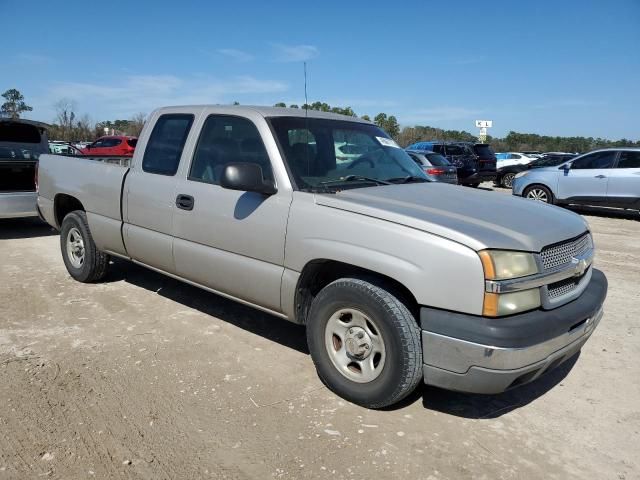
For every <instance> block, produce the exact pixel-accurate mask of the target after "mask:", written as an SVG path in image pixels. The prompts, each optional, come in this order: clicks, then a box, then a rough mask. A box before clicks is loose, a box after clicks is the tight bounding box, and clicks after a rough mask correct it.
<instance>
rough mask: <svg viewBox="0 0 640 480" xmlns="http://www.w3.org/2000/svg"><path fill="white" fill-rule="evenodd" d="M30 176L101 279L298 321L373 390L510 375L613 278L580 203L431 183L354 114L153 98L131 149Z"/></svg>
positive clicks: (52, 218)
mask: <svg viewBox="0 0 640 480" xmlns="http://www.w3.org/2000/svg"><path fill="white" fill-rule="evenodd" d="M345 143H347V144H349V145H353V148H352V149H351V150H352V151H353V152H356V153H354V154H352V155H349V156H348V157H346V158H345V157H344V156H343V155H336V148H337V146H340V145H344V144H345ZM39 185H40V190H39V196H38V206H39V209H40V211H41V212H42V215H43V217H44V218H45V219H46V221H47V222H48V223H50V224H51V225H53V226H54V227H56V228H58V229H59V230H60V245H61V249H62V256H63V259H64V263H65V265H66V267H67V269H68V271H69V273H70V274H71V276H72V277H74V278H75V279H77V280H79V281H81V282H94V281H98V280H100V279H101V278H102V277H103V276H104V275H105V273H106V271H107V267H108V264H109V257H110V256H114V257H121V258H125V259H129V260H132V261H133V262H136V263H139V264H141V265H144V266H146V267H149V268H150V269H152V270H155V271H158V272H162V273H164V274H167V275H169V276H172V277H175V278H178V279H180V280H183V281H185V282H187V283H190V284H193V285H197V286H199V287H202V288H204V289H206V290H209V291H211V292H215V293H217V294H219V295H222V296H225V297H229V298H232V299H235V300H237V301H239V302H242V303H245V304H248V305H251V306H254V307H256V308H258V309H261V310H264V311H267V312H270V313H272V314H273V315H275V316H278V317H282V318H285V319H287V320H290V321H292V322H295V323H299V324H304V325H306V332H307V341H308V346H309V351H310V353H311V358H312V359H313V361H314V363H315V366H316V368H317V371H318V374H319V376H320V378H321V379H322V381H323V382H324V383H325V384H326V385H327V386H328V387H329V388H330V389H332V390H333V391H335V392H336V393H337V394H339V395H341V396H342V397H344V398H346V399H348V400H350V401H352V402H355V403H358V404H360V405H364V406H367V407H370V408H380V407H385V406H388V405H391V404H394V403H396V402H398V401H399V400H401V399H402V398H403V397H405V396H406V395H408V394H409V393H410V392H412V391H413V390H414V389H415V388H416V386H417V385H418V384H419V383H420V382H421V381H422V380H423V379H424V382H425V383H427V384H430V385H437V386H439V387H443V388H447V389H452V390H459V391H466V392H478V393H498V392H502V391H504V390H506V389H509V388H512V387H515V386H518V385H522V384H524V383H526V382H529V381H531V380H534V379H536V378H538V377H539V376H540V375H542V374H543V373H545V372H548V371H549V370H551V369H553V368H555V367H557V366H558V365H559V364H560V363H562V362H563V361H565V360H566V359H568V358H569V357H571V356H573V355H574V354H575V353H577V352H578V351H579V350H580V348H581V347H582V345H583V344H584V343H585V342H586V341H587V339H588V338H589V336H590V335H591V333H592V332H593V330H594V328H595V327H596V325H597V324H598V322H599V321H600V319H601V317H602V304H603V302H604V299H605V296H606V292H607V281H606V278H605V276H604V275H603V274H602V272H600V271H598V270H596V269H594V268H593V266H592V261H593V255H594V247H593V241H592V238H591V234H590V232H589V227H588V224H587V223H586V222H585V220H584V219H583V218H582V217H580V216H578V215H576V214H574V213H571V212H568V211H565V210H562V209H560V208H557V207H553V206H550V205H544V204H540V203H538V202H529V201H527V200H523V199H520V198H512V197H509V196H506V195H498V194H495V193H491V192H485V191H474V190H471V189H465V188H460V187H456V186H453V185H447V184H440V183H433V182H429V181H428V180H427V179H426V178H425V176H424V174H423V172H422V170H421V168H420V167H419V166H418V165H417V164H416V163H415V162H414V161H413V160H412V159H411V158H410V157H409V156H408V155H407V154H406V152H404V151H403V150H402V149H401V148H399V147H398V146H397V145H396V144H395V142H394V141H393V140H391V139H390V138H389V137H388V135H387V134H386V133H385V132H383V131H382V130H380V129H379V128H378V127H377V126H375V125H373V124H371V123H369V122H366V121H363V120H360V119H358V118H352V117H345V116H340V115H334V114H329V113H322V112H315V111H308V112H307V111H304V110H289V109H284V108H262V107H244V106H237V107H231V106H229V107H226V106H189V107H169V108H162V109H159V110H157V111H155V112H154V113H153V114H152V115H151V116H150V118H149V120H148V123H147V124H146V125H145V128H144V131H143V132H142V135H141V136H140V139H139V142H138V146H137V149H136V151H135V154H134V157H133V159H132V162H131V165H130V166H128V167H125V166H117V165H109V164H104V163H99V162H96V161H92V160H89V159H82V158H71V157H60V156H56V157H55V158H54V157H52V156H49V155H43V156H42V157H41V159H40V169H39ZM211 301H215V298H214V297H212V299H211Z"/></svg>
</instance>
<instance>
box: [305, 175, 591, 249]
mask: <svg viewBox="0 0 640 480" xmlns="http://www.w3.org/2000/svg"><path fill="white" fill-rule="evenodd" d="M316 204H318V205H321V206H324V207H328V208H335V209H339V210H345V211H348V212H353V213H357V214H361V215H367V216H369V217H373V218H379V219H382V220H386V221H389V222H393V223H397V224H400V225H405V226H407V227H411V228H415V229H418V230H422V231H424V232H428V233H431V234H434V235H438V236H441V237H445V238H448V239H450V240H453V241H455V242H458V243H461V244H463V245H466V246H468V247H470V248H472V249H474V250H483V249H485V248H496V249H505V250H524V251H529V252H539V251H540V250H542V248H543V247H545V246H546V245H550V244H553V243H556V242H560V241H562V240H567V239H570V238H573V237H576V236H578V235H580V234H582V233H584V232H585V231H586V230H588V224H587V222H586V221H585V220H584V219H583V218H582V217H581V216H580V215H577V214H575V213H573V212H569V211H567V210H564V209H561V208H558V207H554V206H552V205H547V204H544V203H541V202H535V201H532V200H526V199H522V198H519V197H513V196H510V195H504V194H501V193H497V192H488V191H483V190H475V189H471V188H465V187H460V186H455V185H446V184H443V183H435V182H434V183H416V184H405V185H383V186H378V187H370V188H358V189H352V190H345V191H342V192H338V193H336V194H317V195H316Z"/></svg>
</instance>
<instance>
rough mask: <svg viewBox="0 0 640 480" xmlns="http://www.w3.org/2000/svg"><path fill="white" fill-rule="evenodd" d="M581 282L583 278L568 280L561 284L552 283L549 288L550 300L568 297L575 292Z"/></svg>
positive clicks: (560, 282) (562, 281)
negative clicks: (567, 295)
mask: <svg viewBox="0 0 640 480" xmlns="http://www.w3.org/2000/svg"><path fill="white" fill-rule="evenodd" d="M580 280H582V277H579V278H567V279H565V280H560V281H559V282H556V283H552V284H551V285H549V286H548V287H547V291H548V292H549V298H552V299H553V298H558V297H561V296H563V295H566V294H567V293H571V292H573V291H574V290H575V289H576V288H577V287H578V285H579V284H580Z"/></svg>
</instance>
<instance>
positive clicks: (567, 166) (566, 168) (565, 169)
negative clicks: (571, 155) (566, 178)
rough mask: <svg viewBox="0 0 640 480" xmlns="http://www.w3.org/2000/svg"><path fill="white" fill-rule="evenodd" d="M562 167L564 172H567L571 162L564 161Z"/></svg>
mask: <svg viewBox="0 0 640 480" xmlns="http://www.w3.org/2000/svg"><path fill="white" fill-rule="evenodd" d="M562 169H563V170H564V171H565V172H568V171H569V170H571V162H569V163H565V164H564V165H562Z"/></svg>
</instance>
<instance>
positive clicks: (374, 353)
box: [307, 278, 422, 408]
mask: <svg viewBox="0 0 640 480" xmlns="http://www.w3.org/2000/svg"><path fill="white" fill-rule="evenodd" d="M307 343H308V345H309V351H310V352H311V358H312V359H313V362H314V364H315V366H316V369H317V371H318V376H319V377H320V379H321V380H322V381H323V382H324V384H325V385H327V386H328V387H329V388H330V389H331V390H332V391H334V392H335V393H336V394H338V395H340V396H341V397H343V398H345V399H347V400H349V401H351V402H353V403H356V404H358V405H362V406H364V407H368V408H383V407H387V406H389V405H393V404H394V403H397V402H399V401H400V400H402V399H403V398H404V397H406V396H407V395H409V394H410V393H411V392H413V390H415V388H416V386H417V385H418V384H419V383H420V381H421V380H422V349H421V343H420V329H419V328H418V325H417V324H416V321H415V319H414V318H413V315H412V314H411V312H409V310H408V309H407V307H406V306H405V305H404V304H403V303H402V302H401V301H400V300H398V299H397V298H396V297H395V296H394V295H393V294H392V293H390V292H389V291H387V290H385V289H384V288H381V287H379V286H377V285H374V284H373V283H370V282H368V281H366V280H362V279H357V278H342V279H339V280H336V281H334V282H332V283H330V284H329V285H327V286H326V287H325V288H323V289H322V290H321V291H320V293H318V295H317V296H316V298H315V299H314V300H313V303H312V305H311V310H310V312H309V318H308V321H307Z"/></svg>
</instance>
